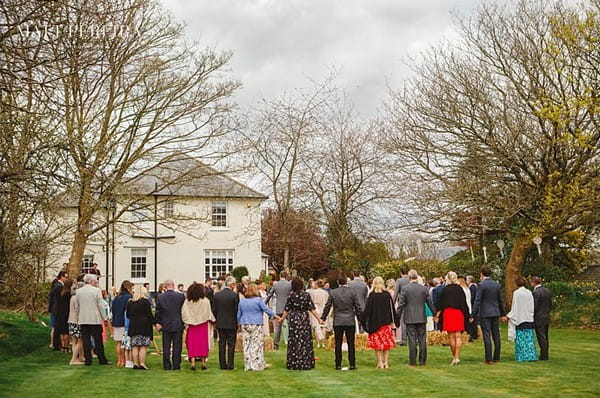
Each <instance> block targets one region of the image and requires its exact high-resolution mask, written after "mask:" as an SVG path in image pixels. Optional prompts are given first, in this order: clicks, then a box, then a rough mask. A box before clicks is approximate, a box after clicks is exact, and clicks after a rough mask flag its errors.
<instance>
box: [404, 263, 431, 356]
mask: <svg viewBox="0 0 600 398" xmlns="http://www.w3.org/2000/svg"><path fill="white" fill-rule="evenodd" d="M407 277H408V281H409V283H408V284H407V285H406V286H404V287H403V288H402V289H401V292H400V304H398V316H404V323H405V324H406V335H407V337H408V352H409V365H411V366H416V364H417V363H416V361H417V344H418V346H419V365H421V366H424V365H425V362H426V361H427V339H426V333H427V332H426V322H427V319H426V317H425V305H426V304H427V305H429V308H430V309H431V311H434V306H433V303H432V301H431V297H430V296H429V292H428V291H427V288H426V287H425V286H423V285H420V284H419V283H418V278H419V275H418V274H417V271H415V270H414V269H411V270H410V271H408V274H407Z"/></svg>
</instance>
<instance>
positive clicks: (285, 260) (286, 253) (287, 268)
mask: <svg viewBox="0 0 600 398" xmlns="http://www.w3.org/2000/svg"><path fill="white" fill-rule="evenodd" d="M283 270H284V271H285V272H288V273H289V272H290V245H289V243H287V242H286V244H285V248H284V249H283ZM288 278H289V276H288Z"/></svg>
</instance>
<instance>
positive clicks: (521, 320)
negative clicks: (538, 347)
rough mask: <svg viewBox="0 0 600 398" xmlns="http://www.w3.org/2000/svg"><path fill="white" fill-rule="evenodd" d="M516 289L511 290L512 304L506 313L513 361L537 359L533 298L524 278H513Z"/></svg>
mask: <svg viewBox="0 0 600 398" xmlns="http://www.w3.org/2000/svg"><path fill="white" fill-rule="evenodd" d="M515 284H516V285H517V289H516V290H515V291H514V292H513V299H512V306H511V309H510V312H509V313H508V314H507V315H506V317H507V318H508V320H509V325H508V327H509V340H514V342H515V361H517V362H527V361H537V359H538V357H537V352H536V351H535V340H534V338H533V328H534V327H535V324H534V317H533V314H534V299H533V294H531V291H530V290H529V289H527V288H526V287H525V278H523V277H522V276H520V275H519V276H517V277H516V278H515Z"/></svg>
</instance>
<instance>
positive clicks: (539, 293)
mask: <svg viewBox="0 0 600 398" xmlns="http://www.w3.org/2000/svg"><path fill="white" fill-rule="evenodd" d="M533 301H534V315H533V319H534V322H535V324H536V325H546V324H548V323H550V310H551V309H552V293H550V290H548V288H546V287H545V286H541V285H540V286H537V287H536V288H534V289H533Z"/></svg>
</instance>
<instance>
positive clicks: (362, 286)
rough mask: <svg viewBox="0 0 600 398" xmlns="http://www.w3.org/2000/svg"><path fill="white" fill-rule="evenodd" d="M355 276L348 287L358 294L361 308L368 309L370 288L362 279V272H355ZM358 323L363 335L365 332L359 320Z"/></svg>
mask: <svg viewBox="0 0 600 398" xmlns="http://www.w3.org/2000/svg"><path fill="white" fill-rule="evenodd" d="M353 275H354V279H353V280H352V281H350V283H348V287H350V289H352V290H354V293H356V298H357V299H358V304H359V305H360V308H366V305H367V296H368V295H369V286H367V284H366V283H365V282H363V280H362V279H361V278H360V271H358V270H354V272H353ZM356 323H357V325H358V330H359V332H360V333H363V332H364V330H363V327H362V325H361V324H360V322H358V320H357V321H356Z"/></svg>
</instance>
